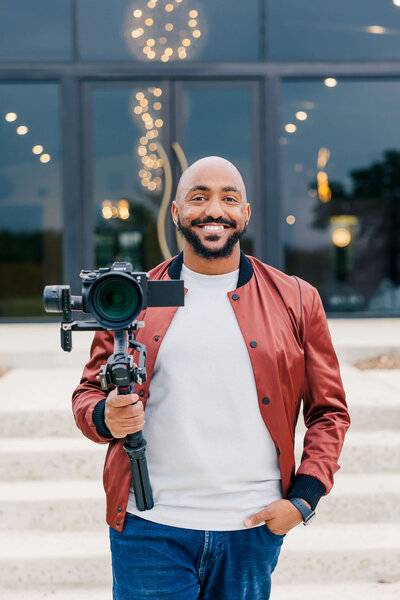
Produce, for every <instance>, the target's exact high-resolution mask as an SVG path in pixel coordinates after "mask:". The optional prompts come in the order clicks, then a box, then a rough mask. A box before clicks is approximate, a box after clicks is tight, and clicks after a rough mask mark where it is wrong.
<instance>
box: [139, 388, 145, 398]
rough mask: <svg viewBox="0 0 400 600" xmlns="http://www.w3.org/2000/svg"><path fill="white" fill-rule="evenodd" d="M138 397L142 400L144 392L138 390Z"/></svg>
mask: <svg viewBox="0 0 400 600" xmlns="http://www.w3.org/2000/svg"><path fill="white" fill-rule="evenodd" d="M139 396H140V397H141V398H143V396H144V391H143V390H140V392H139Z"/></svg>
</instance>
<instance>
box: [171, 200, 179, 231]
mask: <svg viewBox="0 0 400 600" xmlns="http://www.w3.org/2000/svg"><path fill="white" fill-rule="evenodd" d="M178 214H179V212H178V205H177V202H176V200H174V201H173V202H172V204H171V215H172V220H173V222H174V223H175V227H176V226H177V223H178Z"/></svg>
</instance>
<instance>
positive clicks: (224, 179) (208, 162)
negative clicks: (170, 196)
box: [176, 156, 247, 204]
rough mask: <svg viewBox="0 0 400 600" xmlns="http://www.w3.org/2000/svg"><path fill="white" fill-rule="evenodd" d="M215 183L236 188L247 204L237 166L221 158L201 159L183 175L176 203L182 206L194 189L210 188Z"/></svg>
mask: <svg viewBox="0 0 400 600" xmlns="http://www.w3.org/2000/svg"><path fill="white" fill-rule="evenodd" d="M214 181H218V182H219V183H220V184H221V185H222V186H223V187H225V188H230V187H231V188H236V189H237V190H238V191H239V192H240V195H241V197H242V200H243V202H245V203H246V202H247V197H246V188H245V185H244V182H243V179H242V176H241V174H240V173H239V171H238V169H237V168H236V167H235V165H233V164H232V163H231V162H229V160H226V158H222V157H221V156H206V157H205V158H201V159H200V160H197V161H196V162H194V163H193V164H192V165H190V167H188V168H187V169H186V170H185V171H184V172H183V173H182V176H181V178H180V180H179V183H178V187H177V190H176V202H177V203H178V204H180V203H181V201H182V200H183V199H184V198H185V196H186V195H187V194H188V192H189V191H190V190H191V189H192V188H193V187H195V186H204V187H208V186H209V185H210V184H211V183H212V182H214Z"/></svg>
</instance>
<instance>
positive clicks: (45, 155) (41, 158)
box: [39, 154, 51, 163]
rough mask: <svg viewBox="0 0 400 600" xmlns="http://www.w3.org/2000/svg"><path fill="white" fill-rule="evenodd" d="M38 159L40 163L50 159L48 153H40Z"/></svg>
mask: <svg viewBox="0 0 400 600" xmlns="http://www.w3.org/2000/svg"><path fill="white" fill-rule="evenodd" d="M39 160H40V162H42V163H48V162H50V160H51V156H50V154H42V155H41V157H40V158H39Z"/></svg>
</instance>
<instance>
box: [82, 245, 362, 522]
mask: <svg viewBox="0 0 400 600" xmlns="http://www.w3.org/2000/svg"><path fill="white" fill-rule="evenodd" d="M181 266H182V254H180V255H179V256H178V257H176V258H175V259H171V260H168V261H165V262H164V263H162V264H160V265H159V266H157V267H156V268H155V269H153V270H152V271H151V272H150V278H151V279H179V276H180V270H181ZM228 296H229V300H230V303H231V306H232V309H233V311H234V313H235V315H236V318H237V321H238V323H239V326H240V330H241V332H242V334H243V337H244V339H245V341H246V345H247V348H248V351H249V355H250V359H251V363H252V367H253V371H254V377H255V382H256V388H257V395H258V403H259V408H260V413H261V417H262V419H263V420H264V423H265V425H266V427H267V428H268V430H269V432H270V434H271V437H272V439H273V441H274V443H275V445H276V448H277V453H278V459H279V465H280V470H281V476H282V492H283V496H284V497H288V495H289V497H290V496H299V497H302V498H304V499H305V500H308V501H309V502H310V504H311V505H312V506H313V507H315V505H316V504H317V502H318V500H319V499H320V497H321V496H322V495H324V494H327V493H328V492H329V491H330V489H331V488H332V485H333V475H334V473H335V472H336V471H337V470H338V469H339V465H338V464H337V461H338V458H339V455H340V452H341V449H342V445H343V440H344V436H345V433H346V430H347V429H348V427H349V424H350V419H349V415H348V411H347V406H346V402H345V394H344V391H343V386H342V381H341V378H340V372H339V365H338V361H337V358H336V354H335V351H334V349H333V346H332V342H331V336H330V333H329V330H328V325H327V320H326V316H325V312H324V309H323V307H322V303H321V300H320V297H319V295H318V292H317V290H316V289H315V288H313V287H312V286H311V285H310V284H308V283H307V282H305V281H303V280H301V279H298V278H295V277H290V276H288V275H285V274H284V273H282V272H280V271H278V270H276V269H274V268H272V267H270V266H268V265H265V264H263V263H262V262H260V261H259V260H257V259H255V258H253V257H247V256H245V255H244V254H243V253H242V254H241V261H240V270H239V279H238V284H237V288H236V289H235V290H234V291H232V292H230V293H229V294H228ZM176 310H177V308H175V307H173V308H148V309H146V310H145V311H143V312H142V313H141V314H140V315H139V317H138V319H139V320H144V321H145V323H146V326H145V327H144V328H143V329H140V330H139V331H138V335H137V340H138V341H139V342H142V343H144V344H146V346H147V373H148V378H147V382H146V383H144V384H143V385H141V386H138V385H137V386H136V393H138V394H139V395H140V397H141V400H142V401H143V404H144V406H146V401H147V398H148V395H149V385H150V382H151V376H152V373H153V369H154V364H155V361H156V358H157V352H158V349H159V347H160V344H161V343H162V340H163V338H164V335H165V333H166V331H167V329H168V327H169V325H170V323H171V321H172V319H173V317H174V314H175V312H176ZM254 342H255V343H254ZM113 351H114V340H113V333H112V332H108V331H107V332H98V333H96V334H95V337H94V340H93V344H92V348H91V358H90V361H89V362H88V363H87V365H86V367H85V369H84V371H83V375H82V379H81V383H80V385H79V386H78V387H77V388H76V390H75V392H74V394H73V404H72V407H73V412H74V416H75V420H76V423H77V425H78V427H79V428H80V429H81V431H82V432H83V434H84V435H85V436H87V437H88V438H90V439H91V440H93V441H94V442H98V443H100V444H104V443H108V445H109V446H108V452H107V456H106V460H105V465H104V477H103V479H104V489H105V491H106V495H107V523H108V524H109V525H110V526H111V527H113V528H114V529H116V530H118V531H121V530H122V528H123V524H124V519H125V512H126V506H127V503H128V496H129V489H130V482H131V475H130V469H129V462H128V457H127V455H126V453H125V451H124V449H123V443H124V441H123V440H117V439H114V438H112V436H111V434H110V432H109V431H108V429H107V427H106V426H105V423H104V404H105V398H106V395H107V393H106V392H104V391H102V390H101V389H100V387H99V381H98V379H97V378H96V375H98V372H99V369H100V366H101V365H102V364H103V363H106V362H107V358H108V356H109V355H110V354H112V353H113ZM302 399H303V412H304V419H305V424H306V427H307V432H306V434H305V439H304V451H303V454H302V458H301V464H300V466H299V469H298V470H297V474H295V458H294V431H295V427H296V422H297V417H298V414H299V410H300V404H301V400H302ZM234 443H236V441H235V442H234ZM243 452H246V444H245V440H243Z"/></svg>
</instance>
